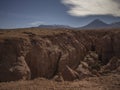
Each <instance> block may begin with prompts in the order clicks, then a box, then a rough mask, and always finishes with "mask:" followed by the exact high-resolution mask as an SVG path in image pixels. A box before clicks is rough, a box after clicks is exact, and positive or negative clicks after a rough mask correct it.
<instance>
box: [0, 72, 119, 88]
mask: <svg viewBox="0 0 120 90" xmlns="http://www.w3.org/2000/svg"><path fill="white" fill-rule="evenodd" d="M119 89H120V75H117V74H110V75H108V76H101V77H89V78H85V79H83V80H80V81H79V80H76V81H73V82H67V81H65V82H56V81H53V80H47V79H44V78H37V79H34V80H30V81H16V82H6V83H0V90H119Z"/></svg>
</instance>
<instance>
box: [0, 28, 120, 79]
mask: <svg viewBox="0 0 120 90" xmlns="http://www.w3.org/2000/svg"><path fill="white" fill-rule="evenodd" d="M89 51H94V52H95V53H97V54H98V60H97V61H100V64H101V65H106V64H107V63H108V62H109V61H110V59H111V58H112V57H117V58H120V31H119V30H97V31H96V30H89V31H87V30H84V31H74V30H55V29H54V30H40V29H37V28H32V29H31V28H29V29H18V30H6V31H4V30H3V31H0V81H12V80H20V79H34V78H36V77H45V78H49V79H50V78H53V77H54V76H55V75H56V74H58V73H59V72H60V73H61V74H62V75H63V78H64V77H66V74H65V73H64V72H65V68H66V66H69V67H70V69H71V70H76V69H77V68H78V66H79V65H80V62H81V61H83V60H84V58H85V56H86V55H87V54H88V52H89ZM64 79H65V78H64Z"/></svg>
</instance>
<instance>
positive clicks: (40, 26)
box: [38, 25, 72, 29]
mask: <svg viewBox="0 0 120 90" xmlns="http://www.w3.org/2000/svg"><path fill="white" fill-rule="evenodd" d="M38 27H39V28H53V29H56V28H72V27H70V26H67V25H39V26H38Z"/></svg>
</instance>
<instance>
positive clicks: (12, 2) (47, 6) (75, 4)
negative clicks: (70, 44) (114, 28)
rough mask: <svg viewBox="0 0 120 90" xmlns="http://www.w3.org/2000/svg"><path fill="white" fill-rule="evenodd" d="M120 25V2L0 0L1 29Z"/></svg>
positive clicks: (114, 0) (115, 0)
mask: <svg viewBox="0 0 120 90" xmlns="http://www.w3.org/2000/svg"><path fill="white" fill-rule="evenodd" d="M94 19H101V20H102V21H104V22H106V23H113V22H120V0H0V28H24V27H35V26H38V25H41V24H42V25H43V24H44V25H54V24H59V25H69V26H72V27H81V26H84V25H86V24H88V23H90V22H91V21H93V20H94Z"/></svg>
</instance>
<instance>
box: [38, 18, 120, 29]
mask: <svg viewBox="0 0 120 90" xmlns="http://www.w3.org/2000/svg"><path fill="white" fill-rule="evenodd" d="M38 28H52V29H56V28H67V29H71V28H73V27H70V26H67V25H39V26H38ZM101 28H120V22H115V23H111V24H107V23H105V22H103V21H101V20H100V19H95V20H93V21H92V22H90V23H89V24H87V25H85V26H83V27H78V29H101Z"/></svg>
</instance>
